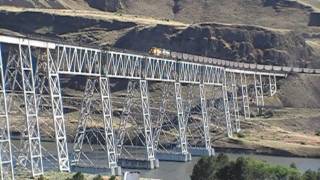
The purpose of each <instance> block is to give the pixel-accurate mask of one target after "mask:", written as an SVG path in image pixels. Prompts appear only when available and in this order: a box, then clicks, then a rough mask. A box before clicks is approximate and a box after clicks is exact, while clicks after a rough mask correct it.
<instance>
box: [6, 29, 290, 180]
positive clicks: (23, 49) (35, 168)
mask: <svg viewBox="0 0 320 180" xmlns="http://www.w3.org/2000/svg"><path fill="white" fill-rule="evenodd" d="M0 44H1V47H0V83H1V84H0V87H1V88H0V105H1V106H0V123H1V124H0V136H1V137H0V138H1V139H0V172H1V179H14V174H15V172H16V167H17V166H16V164H20V165H21V164H22V166H23V167H24V168H25V169H26V170H27V171H28V172H30V173H31V175H32V176H39V175H41V174H43V173H44V171H46V169H45V168H44V162H45V160H44V155H43V154H44V153H45V152H46V150H45V149H44V148H43V145H42V141H41V133H40V130H41V128H40V126H41V124H40V123H39V114H40V113H41V110H40V104H41V103H44V102H42V101H46V103H47V104H48V106H50V108H49V109H50V111H51V114H52V117H53V118H52V119H53V123H54V126H53V131H54V134H55V136H54V138H55V141H56V152H57V154H56V155H52V159H53V161H55V162H53V164H56V165H57V166H58V169H59V170H60V171H70V170H71V169H70V168H71V166H73V165H77V164H78V163H79V162H80V161H81V157H83V156H85V155H84V154H83V153H82V151H83V148H84V147H83V146H84V143H85V142H87V141H88V140H87V138H88V137H87V134H86V131H87V130H88V125H87V124H88V122H89V119H90V115H91V113H92V108H94V107H95V108H97V107H96V106H98V108H100V109H101V113H100V114H101V115H102V116H101V118H100V119H101V123H102V124H103V126H102V127H101V128H99V130H98V131H99V133H100V135H101V136H102V137H103V138H101V141H103V142H101V145H102V148H103V149H104V151H103V152H104V153H103V155H104V156H105V157H106V161H107V163H106V167H107V168H109V169H111V170H112V173H115V174H116V171H117V169H119V168H120V167H119V164H120V163H119V161H121V160H123V159H122V158H121V154H124V151H125V139H126V136H127V135H128V134H127V132H126V128H125V127H126V125H128V122H129V121H130V116H129V115H130V114H133V113H134V112H135V111H134V110H133V107H132V102H133V101H134V98H133V96H135V94H134V91H138V92H139V93H138V94H139V101H140V102H139V103H140V106H139V107H140V109H141V113H140V114H139V115H136V116H139V118H140V119H141V120H142V123H141V124H140V125H141V129H139V132H140V133H137V134H139V135H141V136H142V138H141V139H140V141H141V144H142V147H143V149H144V152H145V155H144V161H146V162H152V163H151V165H150V167H149V168H150V169H152V168H156V167H157V166H158V165H156V164H157V162H156V161H157V160H158V159H160V160H162V159H164V160H170V159H172V160H177V161H179V158H180V157H181V158H182V160H181V159H180V160H181V161H187V160H188V159H190V157H191V155H197V154H198V155H204V154H206V155H213V154H214V150H213V147H212V144H211V142H212V139H211V137H210V136H211V135H210V127H211V125H210V124H211V122H210V119H211V118H210V113H209V108H210V107H209V106H210V103H209V99H211V97H210V95H209V96H208V93H206V92H207V91H208V90H207V89H208V88H211V87H214V88H217V89H220V91H221V93H222V94H221V99H222V103H221V104H222V109H223V118H224V124H225V128H226V132H227V135H228V137H232V136H233V133H234V132H239V131H241V127H240V122H241V119H248V118H250V115H251V112H250V111H252V107H250V88H251V87H253V93H254V98H253V100H254V101H255V104H256V108H257V109H258V110H259V111H261V110H263V107H264V98H265V96H273V95H275V93H276V91H277V79H279V78H284V77H286V75H287V73H288V71H285V70H284V68H280V69H279V68H278V69H263V68H262V69H261V68H259V65H256V66H255V67H256V68H255V69H254V68H252V67H253V66H252V65H248V66H247V67H249V68H246V66H243V65H242V66H237V67H236V66H234V65H232V66H231V65H230V66H229V67H225V66H226V62H225V61H223V62H224V64H221V62H222V61H220V60H215V59H212V58H205V59H202V60H201V58H199V61H198V62H190V61H186V60H184V58H183V57H178V56H176V57H174V58H159V57H152V56H148V55H147V56H146V55H139V54H135V53H124V52H118V51H108V50H100V49H95V48H87V47H80V46H73V45H67V44H61V43H53V42H45V41H40V40H33V39H28V38H19V37H11V36H2V35H0ZM228 64H232V63H228ZM61 75H69V76H71V75H81V76H87V77H88V79H87V83H86V88H85V95H84V97H83V100H82V104H81V109H80V114H81V116H80V118H79V121H78V126H77V129H76V135H75V138H74V143H73V148H72V152H69V151H70V149H68V141H67V131H66V119H65V115H64V106H63V96H62V93H61V92H62V87H61V84H60V81H61V80H60V76H61ZM110 79H127V80H129V83H128V88H127V94H128V96H127V98H126V99H125V101H124V102H125V103H124V108H123V111H122V115H121V118H120V128H119V129H117V132H116V130H115V129H114V121H113V120H114V117H113V116H114V113H113V102H112V97H111V90H110V89H111V87H110V82H109V80H110ZM149 82H159V83H163V84H164V85H163V86H161V88H162V89H163V92H164V93H163V96H162V98H161V102H160V105H159V106H160V107H159V116H158V117H157V121H156V122H153V121H152V118H153V117H152V115H153V109H152V108H151V107H150V104H151V102H153V101H152V100H153V99H152V97H150V96H149V94H150V93H149V85H148V84H149ZM170 85H172V86H173V89H174V92H173V94H174V97H175V98H173V101H174V102H173V104H175V106H174V107H175V112H174V114H175V120H176V121H175V122H174V123H171V126H174V127H175V131H174V132H176V133H175V135H176V136H177V137H176V139H177V142H178V143H177V145H176V147H175V148H174V149H175V150H174V151H172V150H166V152H165V153H161V152H160V149H164V148H160V144H161V140H162V139H161V134H162V132H161V131H162V130H163V129H168V128H165V127H167V126H169V125H170V123H169V121H167V122H166V123H164V122H165V121H166V120H165V119H170V118H169V117H168V116H167V115H166V112H167V111H168V108H166V107H167V106H168V102H167V101H168V99H170V98H168V93H169V92H168V91H170V90H168V88H169V86H170ZM186 87H190V88H198V89H196V91H191V90H190V91H189V92H188V93H190V94H189V95H188V98H189V97H191V96H194V94H193V93H192V92H197V93H196V94H197V95H198V96H199V106H200V109H201V110H200V111H199V114H201V115H200V116H199V119H200V120H199V126H198V129H200V130H199V132H200V134H201V136H199V137H200V138H199V139H200V140H201V141H202V142H203V143H202V145H201V147H197V148H194V147H192V146H190V142H188V138H190V137H189V135H187V134H188V131H189V130H190V127H191V126H193V124H192V123H190V117H191V115H192V113H191V111H192V107H191V103H192V102H189V103H188V101H191V100H190V99H191V98H189V99H188V98H186V97H185V94H184V92H185V91H183V89H185V88H186ZM44 92H46V93H44ZM95 92H98V93H99V97H98V98H97V97H95ZM19 93H20V94H19ZM41 93H42V94H46V95H47V97H48V98H46V100H43V98H42V96H41ZM15 94H19V95H20V96H21V97H22V99H21V104H23V106H20V108H21V112H22V114H23V121H24V123H25V126H26V127H25V129H23V130H21V131H23V135H22V136H23V137H24V144H23V147H26V148H25V149H24V150H25V152H24V153H25V154H24V155H20V154H19V155H15V153H14V151H15V149H19V148H15V146H16V145H15V144H14V143H13V142H12V140H11V139H12V137H11V133H10V132H11V130H10V128H11V124H12V118H11V115H10V109H11V104H12V101H13V100H14V98H12V96H14V95H15ZM94 98H96V99H98V101H99V103H96V104H95V102H94V101H93V100H92V99H94ZM171 100H172V99H171ZM186 101H187V103H186ZM186 104H187V106H186ZM250 108H251V109H250ZM166 133H167V134H170V133H171V134H173V133H172V132H169V131H167V132H166ZM191 134H192V133H191ZM139 135H138V136H137V137H140V136H139ZM172 154H173V155H176V156H177V157H173V156H172ZM16 156H17V157H16ZM88 161H90V158H88ZM124 161H125V160H124ZM125 162H126V161H125ZM126 163H128V162H126ZM120 166H121V165H120Z"/></svg>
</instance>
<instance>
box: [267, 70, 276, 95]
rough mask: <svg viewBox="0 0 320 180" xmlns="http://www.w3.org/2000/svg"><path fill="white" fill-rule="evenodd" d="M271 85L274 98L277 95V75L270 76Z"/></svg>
mask: <svg viewBox="0 0 320 180" xmlns="http://www.w3.org/2000/svg"><path fill="white" fill-rule="evenodd" d="M269 83H270V96H274V95H275V94H276V93H277V77H276V76H275V75H269Z"/></svg>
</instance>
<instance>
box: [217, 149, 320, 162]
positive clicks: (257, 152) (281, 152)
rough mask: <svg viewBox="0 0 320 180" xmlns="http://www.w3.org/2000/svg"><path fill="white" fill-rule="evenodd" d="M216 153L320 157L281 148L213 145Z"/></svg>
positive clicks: (319, 157) (319, 156)
mask: <svg viewBox="0 0 320 180" xmlns="http://www.w3.org/2000/svg"><path fill="white" fill-rule="evenodd" d="M213 148H214V150H215V152H216V153H231V154H246V155H250V154H254V155H265V156H278V157H295V158H307V159H319V160H320V155H315V156H313V155H305V156H302V155H299V154H294V153H291V152H288V151H285V150H281V149H272V148H269V149H268V150H264V149H249V148H232V147H213Z"/></svg>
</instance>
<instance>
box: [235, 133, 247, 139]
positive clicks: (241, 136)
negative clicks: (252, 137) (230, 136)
mask: <svg viewBox="0 0 320 180" xmlns="http://www.w3.org/2000/svg"><path fill="white" fill-rule="evenodd" d="M237 136H238V138H244V137H246V136H245V134H244V133H242V132H238V133H237Z"/></svg>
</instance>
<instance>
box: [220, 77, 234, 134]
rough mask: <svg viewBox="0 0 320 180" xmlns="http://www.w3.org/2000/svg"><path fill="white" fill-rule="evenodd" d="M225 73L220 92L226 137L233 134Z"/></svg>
mask: <svg viewBox="0 0 320 180" xmlns="http://www.w3.org/2000/svg"><path fill="white" fill-rule="evenodd" d="M227 81H228V78H227V73H226V72H224V82H223V85H222V93H223V102H224V112H225V119H226V124H227V133H228V137H232V136H233V131H232V125H231V120H230V119H231V118H230V107H229V97H228V87H227Z"/></svg>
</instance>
